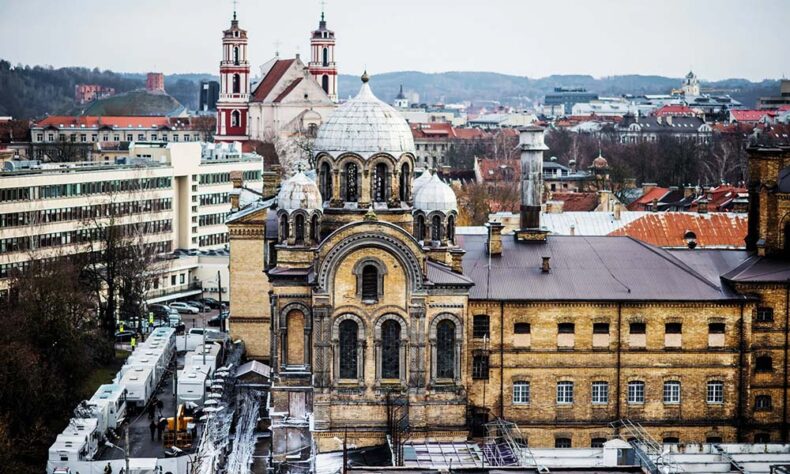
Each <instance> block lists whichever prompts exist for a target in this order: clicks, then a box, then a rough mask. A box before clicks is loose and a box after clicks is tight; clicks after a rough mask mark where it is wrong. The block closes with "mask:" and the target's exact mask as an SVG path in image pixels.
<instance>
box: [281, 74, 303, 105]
mask: <svg viewBox="0 0 790 474" xmlns="http://www.w3.org/2000/svg"><path fill="white" fill-rule="evenodd" d="M300 82H302V78H301V77H300V78H298V79H296V80H295V81H293V82H292V83H290V84H288V87H286V88H285V90H284V91H282V92H280V95H278V96H277V98H276V99H274V101H275V102H282V100H283V99H285V98H286V97H288V94H290V93H291V91H292V90H294V88H296V86H298V85H299V83H300Z"/></svg>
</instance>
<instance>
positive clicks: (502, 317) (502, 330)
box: [499, 301, 787, 419]
mask: <svg viewBox="0 0 790 474" xmlns="http://www.w3.org/2000/svg"><path fill="white" fill-rule="evenodd" d="M785 334H787V333H785ZM785 367H787V364H785ZM499 417H500V418H502V419H504V418H505V302H504V301H500V302H499Z"/></svg>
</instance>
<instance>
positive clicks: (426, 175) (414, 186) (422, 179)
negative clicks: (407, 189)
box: [411, 170, 431, 196]
mask: <svg viewBox="0 0 790 474" xmlns="http://www.w3.org/2000/svg"><path fill="white" fill-rule="evenodd" d="M430 180H431V172H430V171H428V170H425V171H423V172H422V174H421V175H420V176H419V177H417V178H416V179H415V180H414V181H412V182H411V193H412V196H417V193H418V192H419V191H420V189H422V187H423V186H424V185H425V183H427V182H428V181H430Z"/></svg>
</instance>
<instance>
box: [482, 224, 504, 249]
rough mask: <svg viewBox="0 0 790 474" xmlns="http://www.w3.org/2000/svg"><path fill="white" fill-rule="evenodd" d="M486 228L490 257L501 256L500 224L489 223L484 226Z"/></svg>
mask: <svg viewBox="0 0 790 474" xmlns="http://www.w3.org/2000/svg"><path fill="white" fill-rule="evenodd" d="M486 227H488V251H489V252H490V253H491V256H499V255H502V227H503V225H502V224H501V223H500V222H494V221H491V222H489V223H488V224H486Z"/></svg>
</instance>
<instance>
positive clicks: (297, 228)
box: [294, 214, 304, 245]
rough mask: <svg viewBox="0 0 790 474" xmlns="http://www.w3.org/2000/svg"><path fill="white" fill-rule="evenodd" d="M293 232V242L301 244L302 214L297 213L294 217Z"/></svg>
mask: <svg viewBox="0 0 790 474" xmlns="http://www.w3.org/2000/svg"><path fill="white" fill-rule="evenodd" d="M294 224H295V225H294V227H295V229H294V234H295V236H294V237H295V238H294V240H295V243H296V245H303V244H304V216H303V215H301V214H297V215H296V217H295V218H294Z"/></svg>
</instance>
